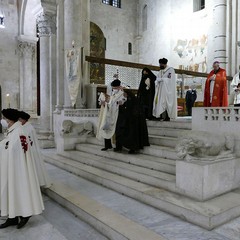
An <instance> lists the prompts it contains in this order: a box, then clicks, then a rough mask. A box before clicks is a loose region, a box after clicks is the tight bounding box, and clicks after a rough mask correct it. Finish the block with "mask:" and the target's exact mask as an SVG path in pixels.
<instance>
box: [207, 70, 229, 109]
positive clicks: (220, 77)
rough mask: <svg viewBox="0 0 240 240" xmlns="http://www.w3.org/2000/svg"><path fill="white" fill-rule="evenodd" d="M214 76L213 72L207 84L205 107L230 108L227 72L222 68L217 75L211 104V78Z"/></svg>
mask: <svg viewBox="0 0 240 240" xmlns="http://www.w3.org/2000/svg"><path fill="white" fill-rule="evenodd" d="M213 75H214V71H213V70H212V71H211V72H210V73H209V75H208V78H207V80H206V84H205V92H204V107H228V89H227V76H226V70H224V69H222V68H220V69H219V71H218V72H217V74H216V79H215V84H214V89H213V97H212V103H211V102H210V78H211V77H212V76H213Z"/></svg>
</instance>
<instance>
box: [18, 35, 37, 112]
mask: <svg viewBox="0 0 240 240" xmlns="http://www.w3.org/2000/svg"><path fill="white" fill-rule="evenodd" d="M37 41H38V38H36V37H29V36H24V35H20V36H19V37H18V49H19V55H20V109H21V110H23V111H26V112H28V113H29V114H31V115H32V116H36V115H37V76H36V43H37Z"/></svg>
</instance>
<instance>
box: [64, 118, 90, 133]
mask: <svg viewBox="0 0 240 240" xmlns="http://www.w3.org/2000/svg"><path fill="white" fill-rule="evenodd" d="M61 135H62V136H68V137H77V136H91V135H93V124H92V123H91V122H83V123H75V122H72V121H71V120H64V121H63V123H62V133H61Z"/></svg>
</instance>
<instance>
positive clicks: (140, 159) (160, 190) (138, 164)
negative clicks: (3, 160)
mask: <svg viewBox="0 0 240 240" xmlns="http://www.w3.org/2000/svg"><path fill="white" fill-rule="evenodd" d="M148 128H149V138H150V143H151V146H150V147H146V148H145V149H144V150H143V151H142V152H141V154H136V155H131V154H128V153H127V151H126V152H124V151H123V152H122V153H115V152H113V151H107V152H102V151H100V149H101V147H102V145H103V144H102V143H101V142H99V141H97V139H96V138H89V139H87V142H86V143H84V144H77V145H76V150H74V151H63V152H61V153H60V154H55V153H53V152H51V151H50V152H44V155H45V159H46V162H48V163H50V164H52V165H55V166H57V167H59V168H62V169H64V170H66V171H68V172H70V173H73V174H75V175H77V176H79V177H81V178H84V179H86V180H88V181H91V182H94V183H97V184H99V185H101V186H104V187H106V188H109V189H112V190H114V191H116V192H118V193H121V194H124V195H126V196H128V197H131V198H133V199H136V200H137V201H140V202H142V203H145V204H147V205H150V206H153V207H155V208H157V209H160V210H163V211H166V212H168V213H170V214H172V215H175V216H178V217H180V218H182V219H184V220H186V221H189V222H191V223H194V224H196V225H199V226H201V227H203V228H206V229H213V228H214V227H216V226H218V225H220V224H223V223H225V222H227V221H228V220H229V219H232V218H233V217H234V216H238V215H239V211H240V209H239V204H240V202H239V200H240V191H239V192H238V191H235V192H231V193H228V194H224V195H222V196H220V197H218V198H215V199H211V200H209V201H205V202H197V201H196V200H192V199H190V198H187V197H184V196H182V195H181V194H180V193H179V192H178V190H177V189H176V177H175V167H176V160H177V155H176V152H175V146H176V143H177V137H178V136H180V135H181V134H186V133H187V132H188V131H189V130H191V122H190V121H189V120H182V121H180V120H178V121H176V122H148ZM54 191H55V188H54V186H53V188H51V189H50V190H48V194H50V195H51V196H56V193H54ZM57 195H58V197H59V194H57ZM53 198H55V200H56V197H53ZM229 199H231V201H229ZM57 201H60V202H61V200H59V199H58V200H57ZM64 205H66V203H65V204H64ZM67 205H68V204H67ZM110 239H115V238H111V237H110ZM119 239H125V238H119Z"/></svg>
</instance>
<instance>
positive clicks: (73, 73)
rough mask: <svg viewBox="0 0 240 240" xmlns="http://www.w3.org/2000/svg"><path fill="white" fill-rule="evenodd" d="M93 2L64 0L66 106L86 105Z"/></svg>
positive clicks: (78, 106) (79, 106) (81, 106)
mask: <svg viewBox="0 0 240 240" xmlns="http://www.w3.org/2000/svg"><path fill="white" fill-rule="evenodd" d="M89 6H90V1H86V0H72V1H65V2H64V49H65V51H64V54H65V55H64V59H65V74H64V78H65V81H64V90H65V92H64V107H65V108H73V107H74V108H85V107H86V95H85V92H86V91H85V87H86V84H87V83H88V82H89V75H88V66H87V64H86V63H85V57H84V56H85V55H86V54H89V46H90V21H89V13H90V8H89Z"/></svg>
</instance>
